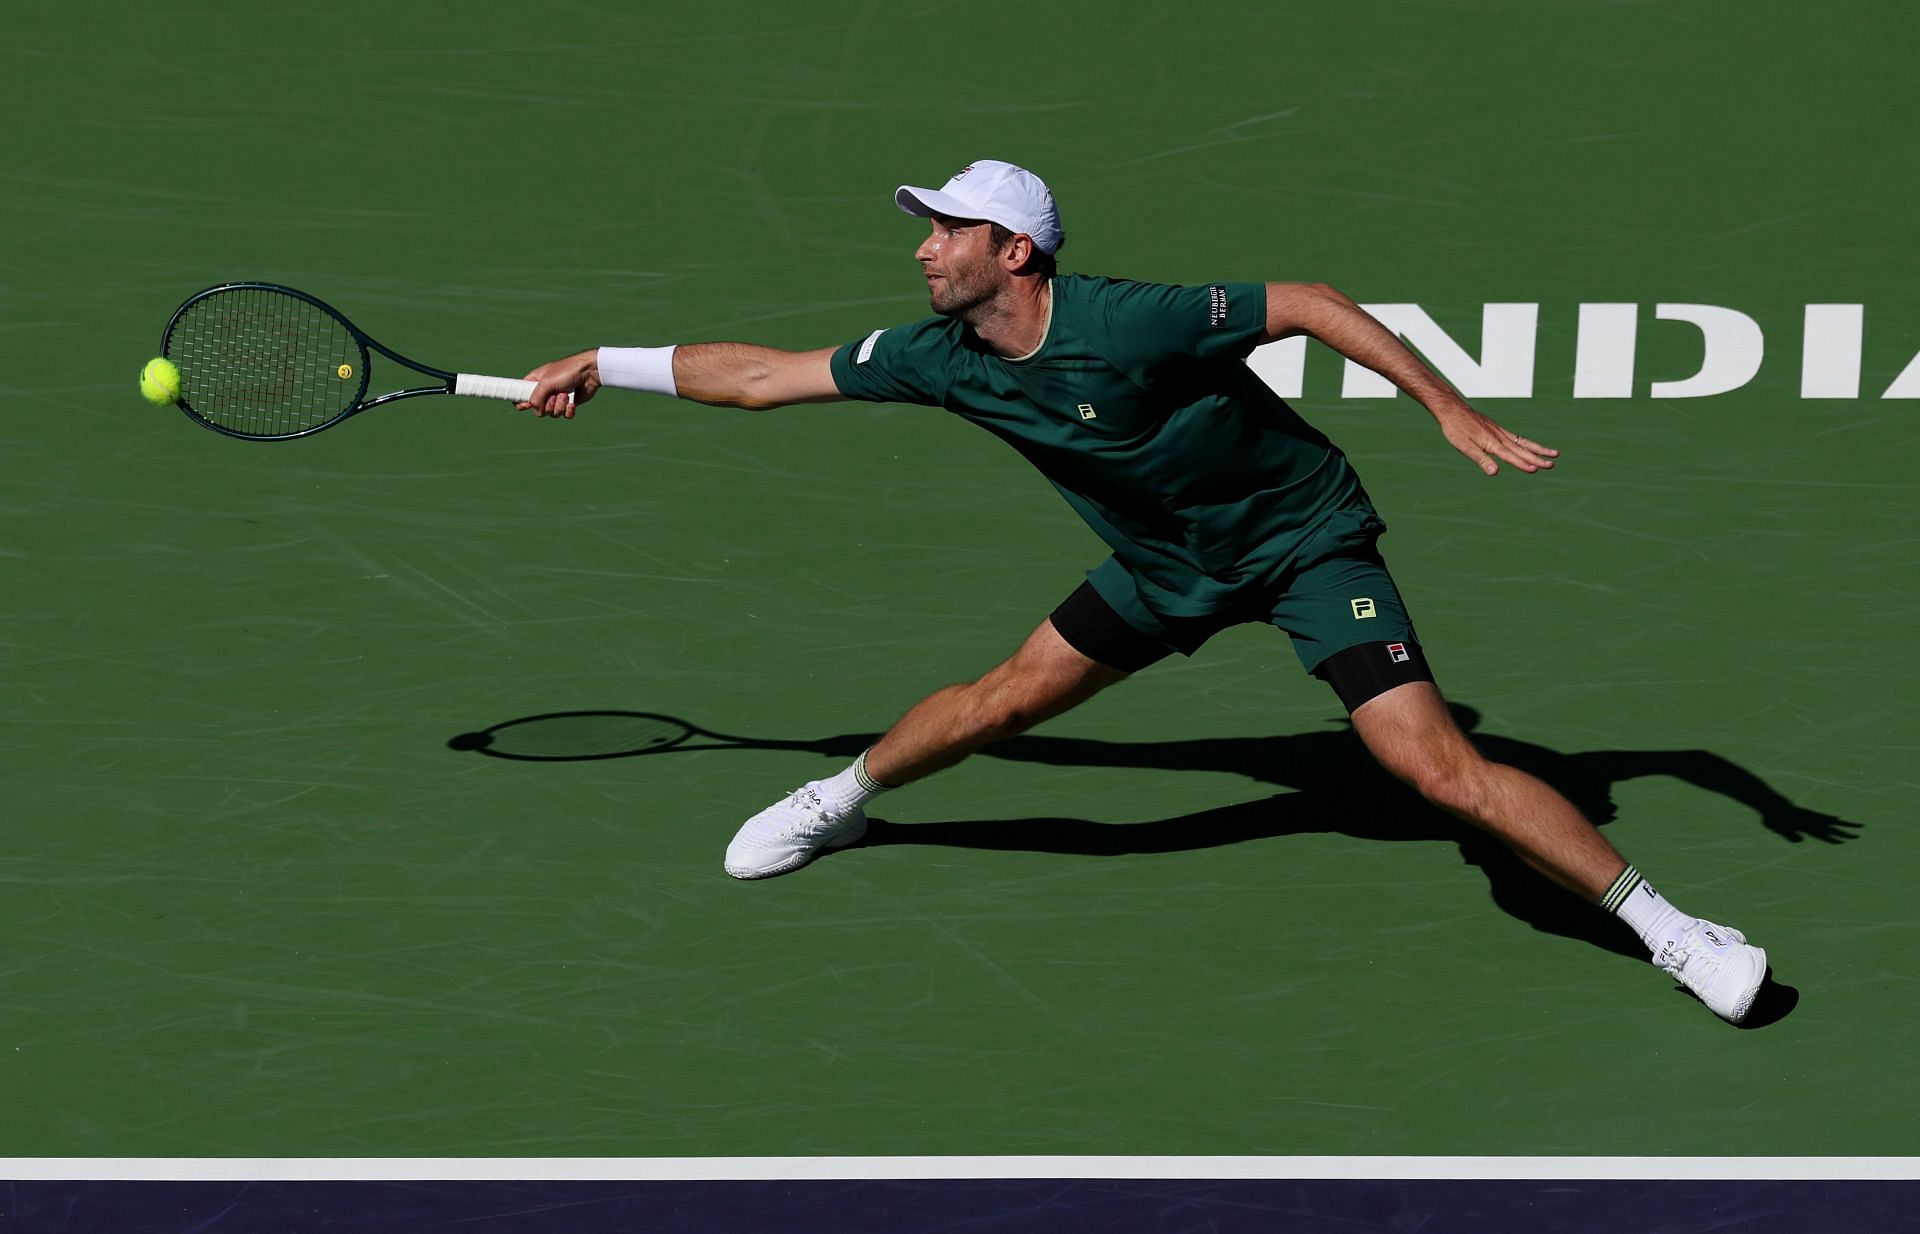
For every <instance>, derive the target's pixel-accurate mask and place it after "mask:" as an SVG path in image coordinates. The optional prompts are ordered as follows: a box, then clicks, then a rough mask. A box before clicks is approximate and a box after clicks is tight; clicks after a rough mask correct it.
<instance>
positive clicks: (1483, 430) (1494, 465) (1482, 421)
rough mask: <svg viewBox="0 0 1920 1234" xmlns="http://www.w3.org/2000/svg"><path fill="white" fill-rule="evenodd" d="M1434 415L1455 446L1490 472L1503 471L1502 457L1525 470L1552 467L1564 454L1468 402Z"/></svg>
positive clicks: (1493, 474)
mask: <svg viewBox="0 0 1920 1234" xmlns="http://www.w3.org/2000/svg"><path fill="white" fill-rule="evenodd" d="M1433 415H1434V419H1436V420H1438V421H1439V422H1440V431H1441V432H1442V433H1444V434H1446V438H1447V441H1448V442H1449V443H1450V444H1451V445H1452V446H1453V448H1454V449H1456V450H1458V451H1460V453H1462V454H1464V455H1466V456H1467V458H1468V459H1469V460H1470V461H1471V462H1472V463H1473V465H1474V466H1476V467H1478V468H1479V469H1480V470H1481V471H1484V472H1486V473H1487V474H1488V475H1490V476H1497V475H1499V474H1500V463H1499V461H1498V460H1505V461H1506V462H1508V463H1511V464H1512V465H1513V466H1515V467H1518V468H1519V469H1520V470H1521V471H1525V472H1529V473H1531V472H1535V471H1546V470H1549V469H1550V468H1552V466H1553V460H1554V459H1556V458H1559V457H1560V451H1558V450H1554V449H1551V448H1549V447H1547V446H1543V445H1541V444H1540V443H1539V442H1537V441H1528V440H1527V439H1526V438H1525V437H1522V436H1521V435H1520V434H1518V433H1516V432H1513V431H1512V430H1511V429H1506V428H1502V427H1501V426H1500V425H1498V424H1496V423H1494V422H1493V421H1492V420H1489V419H1488V418H1487V417H1485V416H1483V415H1481V414H1480V413H1479V412H1477V411H1475V410H1474V409H1473V408H1471V407H1469V406H1467V405H1466V404H1465V403H1460V404H1458V405H1457V406H1454V407H1450V408H1446V409H1444V410H1441V411H1436V412H1434V413H1433Z"/></svg>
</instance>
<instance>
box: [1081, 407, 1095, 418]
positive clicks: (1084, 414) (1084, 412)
mask: <svg viewBox="0 0 1920 1234" xmlns="http://www.w3.org/2000/svg"><path fill="white" fill-rule="evenodd" d="M1079 411H1080V418H1081V419H1082V420H1092V419H1095V418H1096V417H1095V416H1094V414H1093V404H1092V403H1082V404H1080V407H1079Z"/></svg>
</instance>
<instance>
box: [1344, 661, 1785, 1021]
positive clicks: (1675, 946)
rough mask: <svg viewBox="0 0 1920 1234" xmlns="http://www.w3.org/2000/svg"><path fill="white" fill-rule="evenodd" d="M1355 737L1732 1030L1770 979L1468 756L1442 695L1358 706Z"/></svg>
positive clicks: (1572, 816)
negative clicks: (1644, 955)
mask: <svg viewBox="0 0 1920 1234" xmlns="http://www.w3.org/2000/svg"><path fill="white" fill-rule="evenodd" d="M1353 727H1354V731H1355V732H1357V733H1358V734H1359V735H1360V739H1361V740H1362V741H1364V742H1365V743H1366V745H1367V749H1368V750H1370V751H1371V752H1372V753H1373V756H1374V757H1375V758H1377V759H1379V760H1380V763H1381V765H1382V766H1384V767H1385V768H1386V769H1387V770H1388V771H1391V772H1392V773H1393V774H1394V775H1396V776H1398V777H1399V778H1400V779H1402V780H1404V781H1405V782H1406V783H1407V784H1409V785H1411V786H1412V787H1413V788H1414V789H1416V790H1417V791H1418V792H1419V793H1420V795H1421V796H1423V797H1425V798H1426V799H1427V800H1428V801H1430V802H1432V803H1433V804H1434V805H1437V806H1439V807H1440V808H1441V809H1443V810H1446V811H1447V812H1448V813H1450V814H1452V815H1454V816H1455V817H1457V818H1460V819H1463V820H1465V821H1466V822H1468V823H1471V824H1473V825H1474V826H1476V827H1479V828H1481V829H1482V830H1484V831H1487V832H1489V833H1491V834H1492V835H1494V836H1495V837H1496V838H1498V839H1499V840H1501V841H1502V842H1503V843H1505V844H1506V845H1507V847H1508V848H1510V849H1512V850H1513V851H1514V853H1515V854H1517V855H1518V856H1519V857H1520V858H1521V860H1523V861H1525V862H1526V863H1527V864H1528V865H1530V866H1532V867H1533V868H1534V869H1536V870H1538V871H1540V873H1542V874H1544V875H1546V876H1547V877H1548V878H1550V879H1552V880H1553V881H1554V882H1556V883H1558V884H1560V885H1561V886H1562V887H1565V888H1567V889H1568V890H1569V891H1573V892H1575V893H1576V894H1579V895H1583V896H1585V897H1586V898H1587V900H1588V901H1589V902H1591V903H1595V904H1599V905H1601V906H1602V907H1604V908H1607V909H1609V910H1611V911H1613V912H1615V913H1617V914H1618V915H1619V916H1620V917H1621V918H1622V919H1623V920H1625V921H1626V922H1627V923H1628V924H1629V925H1631V926H1633V927H1634V929H1635V930H1636V931H1637V932H1638V933H1639V934H1640V937H1641V940H1642V941H1643V942H1645V943H1646V944H1647V948H1648V950H1649V951H1650V952H1651V953H1652V957H1651V958H1652V960H1653V962H1654V963H1656V964H1658V965H1659V966H1660V967H1661V968H1662V969H1663V970H1665V971H1666V972H1668V973H1669V974H1671V975H1672V976H1673V977H1674V978H1676V979H1677V980H1678V981H1679V982H1680V983H1681V984H1682V985H1684V986H1685V987H1686V988H1687V989H1689V990H1692V991H1693V992H1694V994H1696V995H1698V996H1699V998H1700V1001H1701V1002H1703V1003H1705V1004H1706V1005H1707V1006H1708V1007H1710V1008H1712V1009H1713V1011H1714V1012H1715V1013H1716V1014H1718V1015H1720V1016H1722V1017H1724V1018H1725V1019H1727V1020H1730V1021H1732V1022H1734V1023H1736V1024H1737V1023H1739V1022H1740V1021H1741V1020H1743V1019H1745V1018H1746V1015H1747V1012H1748V1011H1749V1010H1750V1009H1751V1008H1752V1006H1753V1000H1754V996H1755V995H1756V994H1758V993H1759V990H1760V986H1761V983H1762V982H1763V981H1765V979H1766V975H1767V953H1766V952H1765V951H1763V950H1761V949H1760V948H1758V947H1754V946H1751V945H1749V944H1748V943H1747V940H1746V936H1745V935H1743V934H1741V933H1740V931H1738V930H1735V929H1731V928H1729V927H1726V926H1720V925H1716V924H1714V923H1713V922H1711V921H1702V920H1699V919H1697V918H1693V917H1689V916H1687V915H1686V914H1684V913H1682V912H1681V911H1680V910H1679V909H1677V908H1675V907H1674V906H1673V905H1672V904H1670V903H1668V902H1667V900H1666V898H1665V897H1664V896H1662V895H1660V893H1659V892H1657V891H1655V890H1654V889H1653V885H1652V884H1650V883H1648V882H1647V881H1646V880H1645V879H1643V878H1641V877H1640V873H1639V871H1638V870H1636V869H1635V868H1634V867H1633V866H1631V865H1629V864H1628V863H1627V861H1626V859H1625V858H1624V857H1622V856H1621V855H1620V854H1619V852H1618V851H1616V850H1615V849H1614V847H1613V845H1611V844H1609V843H1607V840H1606V837H1604V836H1602V835H1601V834H1600V832H1599V830H1598V829H1597V828H1595V827H1594V825H1593V824H1592V823H1591V822H1589V821H1588V820H1587V819H1586V817H1585V816H1584V815H1582V814H1581V813H1580V811H1579V810H1577V809H1575V808H1574V805H1573V803H1572V802H1570V801H1568V800H1567V799H1566V798H1565V797H1563V796H1561V795H1560V793H1559V792H1557V791H1556V790H1554V789H1553V788H1552V787H1551V786H1549V785H1548V784H1546V783H1545V782H1544V781H1542V780H1540V779H1537V778H1536V777H1534V776H1531V775H1528V774H1527V773H1526V772H1524V771H1521V770H1520V769H1519V768H1517V767H1508V766H1506V765H1504V764H1501V763H1496V762H1493V761H1491V760H1489V759H1488V758H1486V757H1485V756H1484V755H1482V754H1481V753H1480V752H1479V751H1478V750H1477V749H1475V748H1474V746H1473V743H1472V742H1471V741H1469V740H1468V739H1467V736H1466V734H1464V733H1462V732H1461V731H1460V728H1459V726H1458V725H1456V724H1455V723H1454V722H1453V715H1452V713H1451V712H1449V711H1448V710H1447V705H1446V703H1445V702H1444V701H1443V700H1442V699H1441V697H1440V691H1439V690H1438V689H1437V688H1436V687H1435V686H1434V685H1433V684H1432V683H1431V682H1426V681H1416V682H1409V683H1407V684H1404V685H1399V686H1396V687H1394V688H1393V689H1391V690H1388V691H1387V692H1385V693H1383V694H1380V695H1377V696H1375V697H1374V698H1372V699H1370V700H1368V701H1367V702H1365V703H1362V704H1361V705H1360V706H1359V707H1358V708H1357V709H1355V711H1354V712H1353Z"/></svg>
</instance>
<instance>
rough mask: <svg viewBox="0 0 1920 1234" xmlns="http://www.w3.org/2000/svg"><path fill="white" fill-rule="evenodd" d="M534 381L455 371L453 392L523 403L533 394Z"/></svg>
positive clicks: (473, 396)
mask: <svg viewBox="0 0 1920 1234" xmlns="http://www.w3.org/2000/svg"><path fill="white" fill-rule="evenodd" d="M533 388H534V383H533V382H531V381H523V380H521V379H520V378H518V377H482V376H480V375H479V374H478V373H455V374H454V377H453V392H454V393H455V394H465V395H468V396H469V397H472V398H499V399H505V400H506V401H507V402H509V403H524V402H526V401H527V399H528V398H530V397H531V396H532V395H533Z"/></svg>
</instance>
